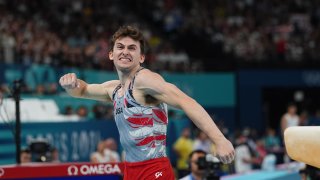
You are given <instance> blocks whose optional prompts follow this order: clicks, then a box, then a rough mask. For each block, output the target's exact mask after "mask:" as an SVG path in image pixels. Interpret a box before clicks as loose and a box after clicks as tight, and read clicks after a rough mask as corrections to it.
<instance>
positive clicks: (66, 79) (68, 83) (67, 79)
mask: <svg viewBox="0 0 320 180" xmlns="http://www.w3.org/2000/svg"><path fill="white" fill-rule="evenodd" d="M59 83H60V85H61V86H62V87H63V88H64V89H74V88H78V87H80V84H79V82H78V78H77V75H76V74H75V73H68V74H65V75H63V76H62V77H61V78H60V80H59Z"/></svg>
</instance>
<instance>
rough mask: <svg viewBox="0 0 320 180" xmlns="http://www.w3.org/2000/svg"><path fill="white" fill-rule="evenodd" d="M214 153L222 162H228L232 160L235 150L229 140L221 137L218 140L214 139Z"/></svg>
mask: <svg viewBox="0 0 320 180" xmlns="http://www.w3.org/2000/svg"><path fill="white" fill-rule="evenodd" d="M215 144H216V153H215V156H216V157H217V158H218V159H219V160H220V161H221V162H222V163H223V164H229V163H231V162H232V161H233V160H234V157H235V151H234V148H233V145H232V144H231V142H230V141H229V140H227V139H226V138H223V139H221V140H219V141H215Z"/></svg>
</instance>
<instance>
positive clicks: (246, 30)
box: [0, 0, 320, 72]
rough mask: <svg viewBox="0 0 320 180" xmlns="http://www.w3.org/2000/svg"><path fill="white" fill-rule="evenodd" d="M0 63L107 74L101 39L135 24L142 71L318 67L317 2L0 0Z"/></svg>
mask: <svg viewBox="0 0 320 180" xmlns="http://www.w3.org/2000/svg"><path fill="white" fill-rule="evenodd" d="M0 9H1V13H0V19H1V24H0V42H1V43H0V62H5V63H20V64H25V65H30V64H48V65H50V66H52V67H80V68H89V69H103V70H112V69H113V66H112V63H111V61H108V60H107V49H108V40H109V39H110V36H111V34H112V33H113V32H114V31H115V30H116V29H117V28H118V27H119V26H120V25H123V24H137V25H138V26H139V27H140V28H141V29H142V30H143V32H144V34H145V37H146V38H147V41H148V43H149V51H148V54H147V62H146V66H147V67H149V68H151V69H153V70H155V71H175V72H177V71H178V72H198V71H213V70H230V69H235V68H238V67H248V66H249V67H252V66H253V67H266V66H268V67H279V66H280V67H297V66H299V67H301V66H306V67H314V66H315V65H318V64H319V63H318V59H319V55H320V53H319V52H320V51H319V47H320V46H319V20H320V15H319V10H320V9H319V2H317V1H315V0H307V1H300V0H297V1H281V2H279V1H276V0H271V1H270V0H263V1H250V0H249V1H247V0H238V1H223V0H218V1H209V0H204V1H190V0H188V1H183V0H176V1H173V0H166V1H162V0H156V1H147V0H134V1H129V0H126V1H121V2H119V1H116V0H109V1H103V0H95V1H85V0H72V1H62V0H56V1H53V0H50V1H41V0H35V1H32V2H27V1H18V0H10V1H9V0H3V1H1V3H0Z"/></svg>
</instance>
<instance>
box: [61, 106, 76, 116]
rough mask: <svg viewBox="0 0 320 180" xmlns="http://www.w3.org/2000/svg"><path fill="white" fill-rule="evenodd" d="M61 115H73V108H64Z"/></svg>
mask: <svg viewBox="0 0 320 180" xmlns="http://www.w3.org/2000/svg"><path fill="white" fill-rule="evenodd" d="M63 114H64V115H67V116H71V115H74V111H73V107H72V106H70V105H67V106H65V107H64V112H63Z"/></svg>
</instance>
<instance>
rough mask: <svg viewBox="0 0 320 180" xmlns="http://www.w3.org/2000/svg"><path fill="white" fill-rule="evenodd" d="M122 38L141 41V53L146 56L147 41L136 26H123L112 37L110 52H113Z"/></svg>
mask: <svg viewBox="0 0 320 180" xmlns="http://www.w3.org/2000/svg"><path fill="white" fill-rule="evenodd" d="M122 37H130V38H132V39H133V40H135V41H139V43H140V51H141V54H145V46H146V41H145V39H144V36H143V34H142V32H141V31H140V30H139V29H138V28H137V27H134V26H130V25H127V26H121V27H120V28H119V29H118V30H117V31H116V32H115V33H114V34H113V36H112V38H111V40H110V43H109V52H110V51H113V46H114V44H115V42H116V40H117V39H119V38H122Z"/></svg>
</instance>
